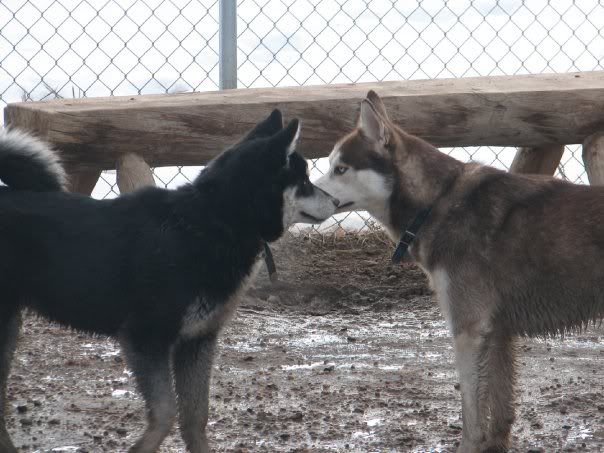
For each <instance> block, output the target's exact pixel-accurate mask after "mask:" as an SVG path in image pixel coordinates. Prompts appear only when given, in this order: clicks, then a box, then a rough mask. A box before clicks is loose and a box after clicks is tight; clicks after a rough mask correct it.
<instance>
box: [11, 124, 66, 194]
mask: <svg viewBox="0 0 604 453" xmlns="http://www.w3.org/2000/svg"><path fill="white" fill-rule="evenodd" d="M0 180H2V182H3V183H4V184H6V185H7V186H9V187H10V188H12V189H16V190H32V191H35V192H56V191H62V190H65V183H66V178H65V172H64V171H63V167H62V166H61V164H60V163H59V159H58V158H57V155H56V154H55V153H54V152H53V150H52V149H51V148H50V146H48V145H47V144H45V143H44V142H41V141H39V140H37V139H35V138H34V137H32V136H31V135H28V134H26V133H24V132H21V131H18V130H15V129H13V130H7V129H4V130H0Z"/></svg>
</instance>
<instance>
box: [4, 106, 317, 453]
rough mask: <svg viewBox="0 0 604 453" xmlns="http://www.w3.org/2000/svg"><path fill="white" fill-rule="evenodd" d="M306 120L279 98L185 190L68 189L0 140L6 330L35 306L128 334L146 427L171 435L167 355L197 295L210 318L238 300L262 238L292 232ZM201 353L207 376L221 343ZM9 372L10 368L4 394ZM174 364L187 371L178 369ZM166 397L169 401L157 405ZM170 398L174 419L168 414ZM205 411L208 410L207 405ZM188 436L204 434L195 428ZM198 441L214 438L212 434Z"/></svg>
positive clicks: (7, 344)
mask: <svg viewBox="0 0 604 453" xmlns="http://www.w3.org/2000/svg"><path fill="white" fill-rule="evenodd" d="M297 129H298V122H297V120H293V121H292V122H291V123H290V124H289V125H288V126H287V127H286V128H283V127H282V119H281V114H280V112H279V111H278V110H275V111H274V112H273V113H272V114H271V115H270V116H269V117H268V118H267V119H266V120H265V121H263V122H261V123H259V124H258V125H257V126H256V127H255V128H254V129H253V130H252V131H251V132H250V133H249V134H248V135H247V136H246V137H245V138H244V139H243V141H242V142H240V143H238V144H237V145H235V146H233V147H232V148H231V149H229V150H227V151H225V152H224V153H223V154H221V155H220V156H219V157H217V158H216V159H214V160H213V161H212V162H211V163H210V164H209V165H208V166H207V167H206V168H205V169H204V170H202V171H201V172H200V174H199V175H198V177H197V178H196V179H195V181H194V182H193V183H191V184H188V185H185V186H183V187H181V188H179V189H177V190H166V189H160V188H147V189H143V190H139V191H136V192H133V193H130V194H126V195H122V196H120V197H118V198H116V199H113V200H94V199H91V198H88V197H85V196H81V195H77V194H72V193H66V192H60V191H57V190H59V189H60V183H59V181H60V178H59V177H58V176H57V177H56V178H55V180H54V181H53V178H52V177H49V175H48V174H47V173H44V171H42V170H40V167H39V166H38V165H36V162H37V161H35V160H34V159H29V160H27V159H28V157H27V156H28V154H27V153H24V154H22V155H21V156H20V158H21V161H23V162H26V163H28V164H29V165H30V166H29V167H28V168H29V171H31V174H28V175H27V177H25V176H24V174H25V173H27V172H26V171H25V170H24V168H25V167H24V166H22V165H21V166H20V167H19V168H20V171H17V170H15V168H16V164H15V165H12V164H11V165H9V164H8V162H12V161H9V160H8V158H6V159H3V155H2V152H1V151H0V176H1V177H2V178H3V180H4V181H5V182H7V183H8V185H9V186H12V187H2V188H0V254H1V256H2V260H0V288H1V291H2V292H1V293H0V331H5V330H6V329H9V328H10V329H13V330H15V329H14V327H11V326H14V325H16V323H17V322H18V317H19V313H20V312H21V310H22V309H23V308H25V307H29V308H31V309H33V310H34V311H36V312H37V313H39V314H41V315H44V316H45V317H47V318H49V319H51V320H54V321H56V322H59V323H61V324H63V325H66V326H69V327H72V328H75V329H78V330H81V331H86V332H91V333H95V334H103V335H108V336H111V337H114V338H117V339H118V340H119V341H120V342H121V343H122V345H123V346H124V349H125V351H126V358H127V360H128V364H129V366H130V367H131V368H132V369H133V370H134V372H135V375H136V377H137V383H138V384H139V389H141V391H142V393H143V396H144V397H145V399H146V401H147V405H148V407H149V411H150V412H149V427H148V429H147V433H149V432H150V431H153V430H156V432H155V431H154V434H153V435H157V436H160V437H161V436H162V435H165V434H164V431H165V430H166V426H167V429H168V430H169V428H170V426H171V422H170V420H171V418H172V417H174V416H175V414H173V413H172V411H171V410H168V409H166V407H171V405H172V403H171V401H172V399H171V398H172V396H171V395H170V394H167V393H166V392H168V391H167V390H165V389H167V388H171V386H170V385H168V384H167V383H166V381H165V379H166V377H165V376H169V374H170V373H169V371H167V370H168V368H167V367H169V364H168V362H167V360H170V353H171V352H170V351H171V348H172V347H173V346H174V348H176V350H177V351H178V350H188V349H187V348H185V349H183V348H184V343H186V342H189V341H193V340H192V339H183V337H182V332H181V329H182V328H183V323H184V322H185V321H184V319H185V318H186V316H187V313H188V310H190V307H191V305H192V304H193V303H194V302H197V303H198V304H199V312H198V313H197V315H199V316H200V318H204V317H208V318H210V316H209V315H210V314H212V313H214V312H216V311H220V310H221V309H222V307H221V304H226V303H229V300H230V298H231V296H232V295H233V294H234V293H235V292H236V291H237V290H238V289H239V288H240V286H241V284H242V282H243V281H244V280H245V279H246V277H248V275H249V274H250V272H251V270H252V268H253V265H254V264H255V262H256V260H257V257H258V255H259V252H260V251H261V247H262V243H263V241H268V242H270V241H274V240H276V239H277V238H279V237H280V236H281V235H282V234H283V232H284V226H283V224H282V222H283V217H282V216H283V192H284V190H285V189H286V188H288V187H292V186H297V187H298V188H299V190H302V188H303V187H305V185H306V184H310V183H309V182H308V176H307V174H306V161H305V160H304V159H303V158H302V156H300V155H299V154H297V153H294V154H292V155H290V156H289V163H288V157H287V149H288V146H289V145H290V143H291V142H292V140H293V139H294V136H295V134H296V131H297ZM17 157H19V156H17ZM17 157H15V156H13V157H12V159H13V161H14V162H17V161H18V159H17ZM15 159H16V160H15ZM21 161H19V162H21ZM13 172H14V173H13ZM24 178H25V179H26V180H27V181H34V182H35V184H34V185H32V187H31V188H30V189H31V190H15V189H16V188H18V189H27V187H24V184H23V183H22V182H20V181H21V180H22V179H24ZM34 190H37V191H36V192H34ZM41 190H47V191H46V192H42V193H41V192H40V191H41ZM221 320H222V317H220V316H219V317H218V318H217V320H216V321H215V322H214V321H212V323H211V325H209V326H207V327H206V328H204V332H203V333H202V334H200V337H202V338H204V339H203V340H201V341H194V342H193V344H197V343H200V344H201V343H203V344H211V345H213V343H214V340H213V338H215V336H216V334H217V331H218V329H219V328H220V327H221ZM15 331H16V330H15ZM5 337H7V335H0V342H2V344H0V352H1V353H2V356H1V357H0V366H3V367H4V369H5V371H6V369H7V366H8V363H9V362H10V356H11V354H12V350H13V349H14V345H13V344H12V343H11V341H13V342H14V338H13V339H12V340H11V338H8V337H7V338H5ZM212 347H213V346H212ZM189 349H190V347H189ZM183 354H184V353H180V356H179V357H181V358H182V357H184V356H183ZM190 355H191V356H192V357H197V356H199V357H205V358H206V360H207V363H205V371H203V372H202V373H201V372H200V373H201V374H200V376H199V378H198V379H199V380H201V381H204V380H205V381H207V380H208V376H209V367H210V364H211V350H210V352H208V350H204V351H199V352H192V353H191V354H190ZM208 357H209V358H208ZM158 361H159V362H158ZM177 362H179V361H177ZM175 366H176V365H175ZM184 366H185V365H184V364H183V367H184ZM187 367H189V368H190V367H191V365H190V364H189V365H187ZM137 370H140V371H139V372H138V373H137ZM162 370H163V371H162ZM153 373H155V375H153ZM185 373H189V374H187V376H186V379H185V378H183V379H181V380H180V381H178V382H179V383H180V384H182V383H183V382H190V381H191V376H190V371H186V372H185ZM204 373H205V374H204ZM4 374H7V373H2V372H0V378H3V379H2V380H3V382H0V384H1V387H2V388H1V390H2V396H3V395H4V391H5V379H6V376H5V375H4ZM175 374H176V375H177V376H176V377H177V379H178V377H179V376H178V374H179V371H178V370H175ZM150 375H151V377H149V376H150ZM157 382H161V386H163V387H164V389H163V390H162V387H161V386H160V385H158V384H157ZM200 384H201V385H203V384H204V382H200ZM177 390H178V386H177ZM195 390H196V389H187V391H188V392H191V391H195ZM168 393H169V392H168ZM200 399H201V400H204V395H201V396H200ZM156 400H161V401H162V404H164V403H165V404H164V406H161V405H160V404H159V403H157V404H156V406H154V401H156ZM3 401H4V398H3V397H0V402H3ZM205 401H206V404H207V392H206V395H205ZM162 407H163V408H164V409H163V410H164V411H165V414H163V416H164V417H166V418H167V419H168V420H167V422H166V420H164V421H163V422H160V421H158V420H159V418H161V417H162V414H158V413H157V412H158V411H160V412H161V410H160V409H161V408H162ZM197 411H201V412H202V415H203V408H197ZM205 414H206V415H205V417H206V420H199V421H198V420H195V419H191V420H184V419H186V418H190V417H188V414H187V413H181V421H182V422H184V421H187V423H188V424H189V425H191V424H192V425H195V426H193V427H189V428H187V429H189V430H199V431H201V432H203V428H204V426H205V422H206V421H207V408H206V412H205ZM2 415H3V412H2V411H1V410H0V450H1V451H3V452H4V451H13V450H11V448H10V447H11V446H12V444H10V439H8V436H7V435H6V431H5V430H4V418H3V416H2ZM158 417H159V418H158ZM192 417H193V415H192ZM200 417H201V416H200ZM166 423H167V425H166ZM196 423H197V425H196ZM158 432H159V433H160V434H157V433H158ZM146 436H147V437H146V438H145V436H143V438H142V439H141V440H140V441H139V442H138V443H137V445H136V446H135V447H133V450H132V451H147V450H148V449H149V448H156V446H155V443H154V441H153V440H149V439H151V437H153V436H152V435H151V434H146ZM157 436H156V437H157ZM183 436H185V438H186V437H187V436H188V437H189V438H190V439H194V438H201V437H203V438H204V439H205V435H203V434H199V435H197V434H195V433H193V432H192V431H191V432H187V433H183ZM200 436H201V437H200ZM153 439H155V437H153ZM160 442H161V439H160ZM191 442H195V440H191ZM200 442H201V441H200ZM204 442H205V441H204ZM157 445H159V444H157ZM149 446H152V447H149ZM187 446H188V448H189V449H190V450H191V451H205V449H207V445H205V444H203V445H201V444H199V445H198V444H190V445H187Z"/></svg>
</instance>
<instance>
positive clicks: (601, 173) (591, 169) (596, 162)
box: [583, 132, 604, 186]
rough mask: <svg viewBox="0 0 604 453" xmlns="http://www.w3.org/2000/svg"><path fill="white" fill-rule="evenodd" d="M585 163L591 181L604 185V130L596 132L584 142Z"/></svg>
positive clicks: (593, 184)
mask: <svg viewBox="0 0 604 453" xmlns="http://www.w3.org/2000/svg"><path fill="white" fill-rule="evenodd" d="M583 164H584V165H585V171H586V172H587V178H588V179H589V183H590V184H591V185H592V186H601V185H604V132H596V133H595V134H593V135H590V136H589V137H587V138H586V139H585V141H584V142H583Z"/></svg>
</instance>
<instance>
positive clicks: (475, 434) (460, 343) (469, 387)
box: [454, 331, 487, 453]
mask: <svg viewBox="0 0 604 453" xmlns="http://www.w3.org/2000/svg"><path fill="white" fill-rule="evenodd" d="M454 342H455V357H456V362H457V371H458V374H459V383H460V389H461V400H462V418H463V430H462V439H461V444H460V446H459V449H458V452H459V453H478V452H479V451H480V448H481V445H482V444H483V442H484V440H485V435H484V423H485V417H486V415H487V414H486V413H485V412H486V411H485V404H482V403H481V401H480V395H481V393H482V388H483V387H486V382H483V381H484V376H483V373H482V371H481V368H482V362H483V358H482V354H483V351H484V345H485V338H484V336H482V335H480V334H479V333H474V332H471V331H462V332H460V333H458V334H456V335H455V337H454Z"/></svg>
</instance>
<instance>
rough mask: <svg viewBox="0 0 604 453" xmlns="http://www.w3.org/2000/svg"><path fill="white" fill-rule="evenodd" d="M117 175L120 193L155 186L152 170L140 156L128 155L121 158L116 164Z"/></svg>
mask: <svg viewBox="0 0 604 453" xmlns="http://www.w3.org/2000/svg"><path fill="white" fill-rule="evenodd" d="M116 173H117V186H118V187H119V188H120V193H127V192H132V191H133V190H136V189H138V188H140V187H146V186H154V185H155V180H154V179H153V173H151V168H150V167H149V165H147V162H145V160H144V159H143V158H142V157H140V156H139V155H138V154H134V153H128V154H124V155H123V156H121V157H120V158H119V159H118V160H117V162H116Z"/></svg>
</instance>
